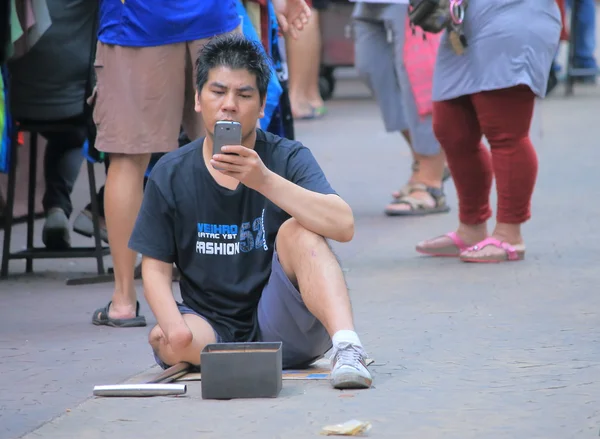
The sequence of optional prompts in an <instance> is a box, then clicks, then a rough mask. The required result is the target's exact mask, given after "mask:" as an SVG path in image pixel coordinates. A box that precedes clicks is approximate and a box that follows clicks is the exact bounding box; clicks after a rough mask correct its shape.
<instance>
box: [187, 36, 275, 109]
mask: <svg viewBox="0 0 600 439" xmlns="http://www.w3.org/2000/svg"><path fill="white" fill-rule="evenodd" d="M217 67H227V68H229V69H231V70H242V69H243V70H247V71H248V72H250V73H251V74H253V75H254V76H255V77H256V85H257V87H258V94H259V96H260V102H261V103H262V102H264V99H265V96H266V95H267V87H268V86H269V80H270V79H271V65H270V63H269V61H268V60H267V57H266V55H265V52H264V50H263V48H262V46H260V45H259V43H256V42H254V41H252V40H249V39H248V38H246V37H244V36H243V35H241V34H228V35H223V36H218V37H215V38H213V39H212V40H211V41H210V42H209V43H208V44H206V46H204V48H203V49H202V50H201V51H200V54H199V56H198V59H197V60H196V69H197V73H196V86H197V88H198V91H201V90H202V87H204V85H205V84H206V81H208V73H209V72H210V71H211V70H212V69H214V68H217Z"/></svg>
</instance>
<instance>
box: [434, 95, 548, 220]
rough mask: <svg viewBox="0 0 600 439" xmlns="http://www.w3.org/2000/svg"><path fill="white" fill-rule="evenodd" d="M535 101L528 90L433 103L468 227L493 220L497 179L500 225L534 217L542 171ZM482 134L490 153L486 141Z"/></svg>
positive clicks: (438, 132) (439, 135)
mask: <svg viewBox="0 0 600 439" xmlns="http://www.w3.org/2000/svg"><path fill="white" fill-rule="evenodd" d="M534 103H535V95H534V94H533V92H532V91H531V90H530V89H529V87H527V86H518V87H513V88H509V89H503V90H493V91H485V92H481V93H476V94H473V95H470V96H461V97H459V98H457V99H452V100H449V101H442V102H434V105H433V129H434V132H435V135H436V137H437V139H438V141H439V142H440V144H441V146H442V148H443V149H444V152H445V153H446V156H447V160H448V166H449V167H450V170H451V171H452V178H453V179H454V184H455V186H456V190H457V192H458V201H459V218H460V221H461V222H462V223H463V224H469V225H474V224H481V223H483V222H485V221H486V220H487V219H489V218H490V217H491V215H492V211H491V209H490V201H489V198H490V189H491V187H492V177H493V176H495V178H496V189H497V191H498V212H497V215H496V219H497V221H498V222H499V223H507V224H521V223H524V222H525V221H527V220H528V219H529V218H530V217H531V211H530V206H531V195H532V194H533V188H534V186H535V180H536V177H537V169H538V162H537V155H536V153H535V149H534V148H533V145H532V144H531V140H530V139H529V128H530V125H531V118H532V116H533V107H534ZM482 135H484V136H485V137H486V138H487V140H488V142H489V143H490V146H491V153H490V151H489V150H488V149H487V148H486V147H485V145H483V143H481V138H482Z"/></svg>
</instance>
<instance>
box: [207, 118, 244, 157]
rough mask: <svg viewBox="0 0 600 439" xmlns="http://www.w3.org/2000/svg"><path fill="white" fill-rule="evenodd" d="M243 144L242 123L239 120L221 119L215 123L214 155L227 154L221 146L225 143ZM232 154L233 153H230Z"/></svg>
mask: <svg viewBox="0 0 600 439" xmlns="http://www.w3.org/2000/svg"><path fill="white" fill-rule="evenodd" d="M241 144H242V125H241V124H240V123H239V122H234V121H230V120H220V121H218V122H217V123H216V124H215V130H214V135H213V155H214V154H225V153H223V152H222V151H221V148H222V147H224V146H225V145H241ZM229 154H231V153H229Z"/></svg>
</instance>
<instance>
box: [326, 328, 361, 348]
mask: <svg viewBox="0 0 600 439" xmlns="http://www.w3.org/2000/svg"><path fill="white" fill-rule="evenodd" d="M331 341H332V343H333V345H334V346H337V345H339V344H341V343H350V344H353V345H355V346H362V343H361V342H360V338H358V334H357V333H356V332H355V331H353V330H351V329H341V330H339V331H336V332H335V334H333V337H331Z"/></svg>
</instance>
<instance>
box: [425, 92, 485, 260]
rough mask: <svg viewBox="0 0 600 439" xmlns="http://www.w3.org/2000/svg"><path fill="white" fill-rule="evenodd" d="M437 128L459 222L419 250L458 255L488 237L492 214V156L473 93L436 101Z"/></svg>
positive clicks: (434, 114) (436, 131)
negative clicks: (488, 224) (472, 98)
mask: <svg viewBox="0 0 600 439" xmlns="http://www.w3.org/2000/svg"><path fill="white" fill-rule="evenodd" d="M433 129H434V132H435V135H436V137H437V139H438V140H439V142H440V145H441V146H442V148H443V149H444V152H445V153H446V159H447V161H448V166H449V167H450V171H452V175H453V180H454V185H455V186H456V192H457V195H458V206H459V226H458V229H457V230H456V231H455V232H451V233H448V234H446V235H442V236H437V237H435V238H432V239H428V240H426V241H422V242H420V243H418V244H417V247H416V250H417V251H418V252H419V253H424V254H427V255H431V256H454V257H456V256H459V255H460V253H461V252H462V251H464V250H465V249H466V248H468V247H469V246H471V245H473V244H476V243H478V242H481V241H482V240H483V239H485V238H486V237H487V220H488V219H489V218H490V217H491V215H492V211H491V208H490V201H489V200H490V190H491V187H492V178H493V171H492V156H491V154H490V151H489V150H488V149H487V148H486V146H485V145H484V144H483V143H482V142H481V139H482V131H481V127H480V125H479V121H478V118H477V113H476V112H475V108H474V107H473V104H472V103H471V97H470V96H462V97H460V98H457V99H452V100H449V101H442V102H434V103H433Z"/></svg>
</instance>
